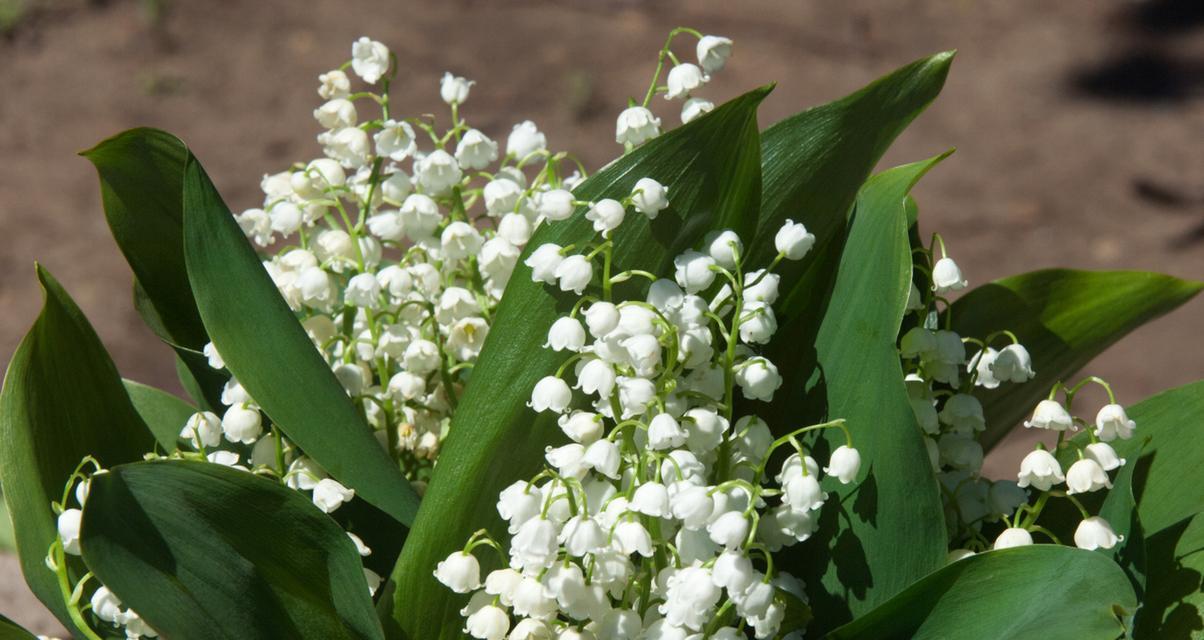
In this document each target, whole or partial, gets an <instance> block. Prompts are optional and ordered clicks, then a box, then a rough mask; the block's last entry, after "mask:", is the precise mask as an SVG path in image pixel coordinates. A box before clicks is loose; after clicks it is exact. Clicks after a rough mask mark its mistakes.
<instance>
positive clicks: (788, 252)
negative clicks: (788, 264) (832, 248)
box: [773, 220, 815, 260]
mask: <svg viewBox="0 0 1204 640" xmlns="http://www.w3.org/2000/svg"><path fill="white" fill-rule="evenodd" d="M773 244H774V247H776V248H777V250H778V253H780V254H782V255H783V256H784V257H785V258H786V259H787V260H801V259H802V258H803V256H805V255H807V252H808V251H810V250H811V246H812V245H814V244H815V236H813V235H811V234H810V233H808V232H807V227H804V226H803V223H801V222H795V221H793V220H787V221H786V222H785V223H784V224H783V225H782V228H781V229H778V233H777V235H775V236H774V238H773Z"/></svg>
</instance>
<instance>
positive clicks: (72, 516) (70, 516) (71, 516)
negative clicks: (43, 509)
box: [58, 509, 84, 556]
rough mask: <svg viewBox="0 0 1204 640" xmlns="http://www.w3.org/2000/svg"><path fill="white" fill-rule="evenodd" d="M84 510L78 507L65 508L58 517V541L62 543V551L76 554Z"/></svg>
mask: <svg viewBox="0 0 1204 640" xmlns="http://www.w3.org/2000/svg"><path fill="white" fill-rule="evenodd" d="M83 517H84V512H83V511H80V510H79V509H66V510H64V511H63V512H62V513H60V514H59V517H58V533H59V541H60V542H62V543H63V552H64V553H68V554H70V555H73V556H78V555H79V554H80V551H79V528H80V524H81V523H82V521H83Z"/></svg>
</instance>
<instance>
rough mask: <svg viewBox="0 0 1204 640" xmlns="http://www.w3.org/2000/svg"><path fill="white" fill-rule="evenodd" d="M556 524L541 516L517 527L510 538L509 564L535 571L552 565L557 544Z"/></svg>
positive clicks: (557, 548)
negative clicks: (516, 530)
mask: <svg viewBox="0 0 1204 640" xmlns="http://www.w3.org/2000/svg"><path fill="white" fill-rule="evenodd" d="M558 533H559V532H558V531H557V530H556V525H554V524H553V523H552V521H551V520H547V519H545V518H542V517H537V518H532V519H530V520H528V521H526V522H524V523H523V524H522V526H520V527H519V528H518V532H517V533H516V534H514V538H512V539H511V540H510V564H511V566H514V567H515V568H519V569H525V570H527V571H533V570H535V571H537V570H540V569H546V568H548V567H550V566H552V563H553V562H555V561H556V556H557V551H558V550H559V546H558V545H557V544H556V538H557V535H558Z"/></svg>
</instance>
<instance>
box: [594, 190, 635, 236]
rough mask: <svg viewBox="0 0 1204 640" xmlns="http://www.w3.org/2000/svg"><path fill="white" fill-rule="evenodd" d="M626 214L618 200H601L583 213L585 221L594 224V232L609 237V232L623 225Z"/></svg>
mask: <svg viewBox="0 0 1204 640" xmlns="http://www.w3.org/2000/svg"><path fill="white" fill-rule="evenodd" d="M626 214H627V210H626V209H625V208H624V207H623V205H622V203H620V202H619V201H618V200H614V199H611V198H603V199H601V200H599V201H597V202H595V203H593V205H591V206H590V208H589V209H588V210H587V211H586V212H585V219H586V220H589V221H591V222H593V223H594V231H597V232H599V233H601V234H602V235H603V236H609V235H610V232H611V231H614V230H615V229H617V228H618V227H619V225H620V224H623V217H624V216H625V215H626Z"/></svg>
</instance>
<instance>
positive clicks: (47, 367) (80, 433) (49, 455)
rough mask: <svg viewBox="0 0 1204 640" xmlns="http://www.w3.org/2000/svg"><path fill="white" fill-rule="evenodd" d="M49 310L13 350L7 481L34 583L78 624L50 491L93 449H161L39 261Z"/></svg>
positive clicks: (101, 452) (126, 456)
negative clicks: (57, 550) (58, 573)
mask: <svg viewBox="0 0 1204 640" xmlns="http://www.w3.org/2000/svg"><path fill="white" fill-rule="evenodd" d="M37 276H38V280H39V282H40V283H41V285H42V289H43V291H44V292H45V297H46V300H45V303H44V304H43V306H42V312H41V314H40V315H39V316H38V319H37V320H36V321H35V322H34V324H33V327H32V328H31V329H30V330H29V333H27V334H26V335H25V338H24V339H23V340H22V341H21V344H20V345H19V346H18V347H17V350H16V353H14V354H13V358H12V361H11V362H10V363H9V365H8V373H7V374H6V375H5V377H4V390H3V392H0V483H2V484H3V486H4V499H5V500H6V501H7V502H8V508H9V511H10V514H11V516H12V519H13V526H14V529H15V531H16V538H17V551H18V554H19V555H20V559H21V570H22V572H23V573H24V574H25V581H26V582H27V583H29V588H30V590H32V591H33V593H34V595H36V596H37V597H38V599H39V600H41V601H42V602H43V603H45V604H46V606H47V607H48V608H49V609H50V610H51V611H52V612H53V613H54V614H55V616H56V617H58V619H59V621H60V622H62V623H63V625H64V626H66V627H67V628H68V629H73V628H74V626H73V625H72V624H71V621H70V618H69V617H68V615H67V610H66V608H65V607H64V605H63V600H62V595H61V594H60V591H59V586H58V583H57V581H56V578H55V574H54V573H52V572H51V571H50V570H48V569H47V568H46V563H45V559H46V551H47V549H49V547H50V544H51V543H52V542H53V541H54V540H55V538H56V536H57V535H58V534H57V529H56V521H55V515H54V513H53V511H51V508H50V503H51V502H52V501H58V500H62V497H63V487H64V484H65V483H66V481H67V478H68V477H69V476H70V475H71V473H72V472H73V471H74V470H75V469H76V467H77V466H78V465H79V463H80V460H82V459H83V458H84V457H85V456H87V455H92V456H93V457H95V458H96V459H97V460H99V461H100V463H101V464H103V465H105V466H111V465H115V464H120V463H123V462H129V461H132V460H138V459H140V458H141V457H142V454H144V453H146V452H147V451H151V450H153V449H154V446H155V442H154V439H153V438H152V437H151V432H150V431H149V430H148V429H147V427H146V425H145V424H144V423H143V422H142V419H141V418H140V417H139V416H138V413H137V411H135V409H134V406H133V405H132V404H131V403H130V399H129V396H128V395H126V391H125V388H124V387H123V386H122V384H121V376H119V375H118V374H117V368H116V367H115V366H114V365H113V361H112V360H111V359H110V358H109V354H108V353H106V352H105V349H104V346H103V345H102V344H101V342H100V338H98V337H97V335H96V332H95V331H93V330H92V326H91V325H90V324H88V320H87V318H85V317H84V314H83V312H81V311H80V310H79V307H77V306H76V305H75V302H73V301H72V300H71V297H70V296H68V295H67V292H66V291H64V290H63V288H62V286H61V285H59V283H58V281H56V280H55V279H54V277H53V276H51V275H50V273H49V272H47V271H46V270H45V269H43V268H41V267H40V266H39V267H38V268H37Z"/></svg>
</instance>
